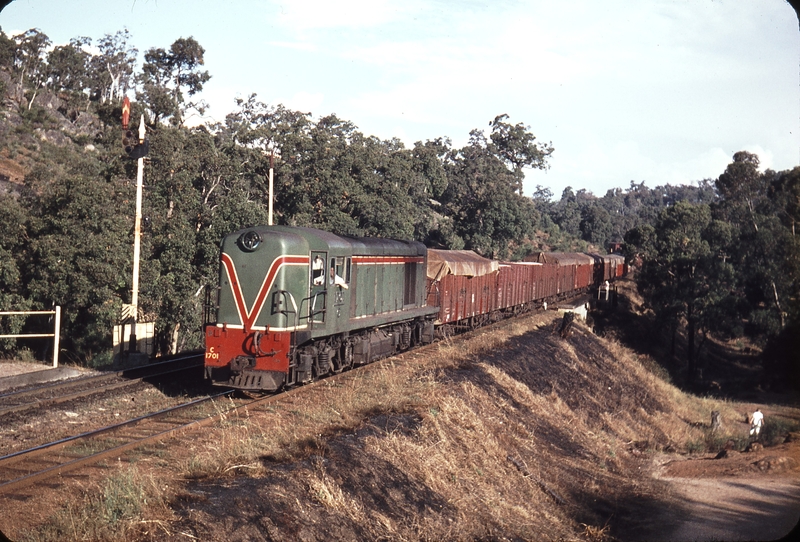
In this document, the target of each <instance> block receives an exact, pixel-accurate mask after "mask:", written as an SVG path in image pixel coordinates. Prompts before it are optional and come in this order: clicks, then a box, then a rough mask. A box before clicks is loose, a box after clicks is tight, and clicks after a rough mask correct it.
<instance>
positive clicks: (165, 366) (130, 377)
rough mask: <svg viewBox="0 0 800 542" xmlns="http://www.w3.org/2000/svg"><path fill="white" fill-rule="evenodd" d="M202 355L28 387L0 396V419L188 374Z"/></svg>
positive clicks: (176, 357) (198, 363) (183, 356)
mask: <svg viewBox="0 0 800 542" xmlns="http://www.w3.org/2000/svg"><path fill="white" fill-rule="evenodd" d="M202 365H203V356H202V354H201V353H190V354H185V355H179V356H175V357H174V358H172V359H169V360H166V361H162V362H159V363H153V364H149V365H144V366H142V367H136V368H132V369H126V370H124V371H118V372H115V373H106V374H100V375H93V376H87V377H81V378H75V379H71V380H66V381H62V382H54V383H50V384H45V385H41V386H35V387H29V388H24V389H20V390H15V391H12V392H8V393H3V394H0V418H1V417H2V416H3V415H5V414H10V413H12V412H24V411H26V410H30V409H34V408H42V407H48V406H51V405H56V404H59V403H65V402H68V401H73V400H75V399H81V398H84V397H89V396H92V395H97V394H100V393H104V392H107V391H112V390H119V389H123V388H128V387H132V386H135V385H136V384H138V383H140V382H141V381H143V380H145V379H147V378H155V377H159V376H163V375H168V374H174V373H178V372H183V371H191V370H192V369H196V368H199V367H202Z"/></svg>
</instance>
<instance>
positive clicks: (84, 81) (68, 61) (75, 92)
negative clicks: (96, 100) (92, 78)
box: [47, 38, 92, 109]
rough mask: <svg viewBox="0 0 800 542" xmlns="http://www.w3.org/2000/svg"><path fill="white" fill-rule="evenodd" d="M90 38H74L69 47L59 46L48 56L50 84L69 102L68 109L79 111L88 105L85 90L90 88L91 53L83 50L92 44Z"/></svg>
mask: <svg viewBox="0 0 800 542" xmlns="http://www.w3.org/2000/svg"><path fill="white" fill-rule="evenodd" d="M91 42H92V40H91V39H89V38H73V39H72V40H70V42H69V45H59V46H57V47H55V48H53V50H51V51H50V52H49V53H48V54H47V74H48V84H49V87H50V89H51V90H52V91H54V92H58V93H59V94H60V97H61V98H62V99H64V100H65V101H66V102H67V108H68V109H78V108H80V106H81V105H82V104H84V103H88V99H89V96H88V94H86V93H84V92H83V90H84V89H86V88H87V87H88V86H89V84H90V83H89V71H88V65H89V59H90V56H89V53H87V52H86V51H84V50H83V47H84V46H85V45H89V44H91Z"/></svg>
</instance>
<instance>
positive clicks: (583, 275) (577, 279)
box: [525, 252, 594, 295]
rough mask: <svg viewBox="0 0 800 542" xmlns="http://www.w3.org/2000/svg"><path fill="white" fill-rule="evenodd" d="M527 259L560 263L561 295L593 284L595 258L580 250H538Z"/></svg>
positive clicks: (559, 288) (558, 289)
mask: <svg viewBox="0 0 800 542" xmlns="http://www.w3.org/2000/svg"><path fill="white" fill-rule="evenodd" d="M525 260H526V261H533V262H540V263H555V264H558V271H557V288H556V289H557V292H556V294H558V295H561V294H564V293H571V292H572V291H574V290H582V289H585V288H588V287H589V286H591V285H592V284H593V279H594V258H592V257H591V256H589V255H587V254H581V253H579V252H563V253H561V252H538V253H536V254H532V255H529V256H528V257H526V258H525Z"/></svg>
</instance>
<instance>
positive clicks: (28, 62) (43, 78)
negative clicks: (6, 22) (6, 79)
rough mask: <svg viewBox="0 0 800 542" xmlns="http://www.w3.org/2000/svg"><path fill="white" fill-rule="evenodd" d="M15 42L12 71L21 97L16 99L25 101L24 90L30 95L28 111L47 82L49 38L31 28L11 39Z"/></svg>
mask: <svg viewBox="0 0 800 542" xmlns="http://www.w3.org/2000/svg"><path fill="white" fill-rule="evenodd" d="M13 40H14V42H15V48H14V61H13V70H14V72H15V74H16V76H17V78H18V87H19V89H20V92H21V93H22V95H18V96H17V97H16V98H17V99H18V100H19V101H20V103H22V102H24V101H25V92H26V90H27V91H29V93H30V100H28V101H27V109H29V110H30V108H31V106H32V105H33V101H34V100H35V99H36V95H37V93H38V92H39V90H40V89H41V88H42V87H43V86H44V85H45V83H46V82H47V71H46V66H47V63H46V61H45V51H46V50H47V47H48V46H49V45H50V38H48V37H47V35H46V34H44V33H43V32H41V31H40V30H39V29H38V28H31V29H30V30H27V31H26V32H23V33H22V34H19V35H16V36H14V37H13Z"/></svg>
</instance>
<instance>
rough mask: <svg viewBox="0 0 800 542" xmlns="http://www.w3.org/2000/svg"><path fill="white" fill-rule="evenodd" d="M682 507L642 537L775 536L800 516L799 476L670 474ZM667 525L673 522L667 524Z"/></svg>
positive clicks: (700, 541) (659, 540) (658, 541)
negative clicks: (698, 477) (761, 476)
mask: <svg viewBox="0 0 800 542" xmlns="http://www.w3.org/2000/svg"><path fill="white" fill-rule="evenodd" d="M669 481H670V482H671V483H672V485H673V488H674V490H675V492H676V495H678V496H680V497H682V498H683V499H685V502H684V506H685V509H684V511H681V512H679V513H676V512H675V511H669V512H667V513H665V514H663V516H662V517H660V518H658V521H654V522H653V528H652V529H648V530H647V531H649V532H646V531H645V532H642V533H640V535H641V537H640V538H638V539H639V540H649V541H651V542H665V541H679V540H680V541H688V540H691V541H697V542H704V541H709V542H711V541H718V540H725V541H731V542H733V541H751V540H777V539H780V538H782V537H784V536H786V535H787V534H788V533H789V531H791V530H792V528H794V526H795V525H797V522H798V520H800V480H797V479H783V478H750V479H746V478H730V479H721V478H711V479H691V478H671V479H669ZM664 526H669V527H668V528H664Z"/></svg>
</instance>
